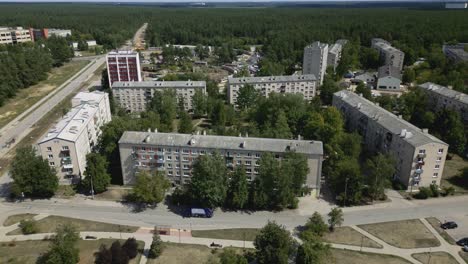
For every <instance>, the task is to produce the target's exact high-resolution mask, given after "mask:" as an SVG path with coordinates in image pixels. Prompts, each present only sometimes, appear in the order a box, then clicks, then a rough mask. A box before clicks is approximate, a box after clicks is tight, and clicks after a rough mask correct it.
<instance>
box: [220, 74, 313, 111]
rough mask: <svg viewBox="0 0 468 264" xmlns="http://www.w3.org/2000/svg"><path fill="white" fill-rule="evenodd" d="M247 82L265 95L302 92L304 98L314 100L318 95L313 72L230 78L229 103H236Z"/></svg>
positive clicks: (228, 87) (228, 86)
mask: <svg viewBox="0 0 468 264" xmlns="http://www.w3.org/2000/svg"><path fill="white" fill-rule="evenodd" d="M246 84H248V85H252V86H253V87H254V88H255V90H257V91H259V92H260V94H261V95H262V96H265V97H268V95H269V94H270V93H292V94H302V95H303V96H304V99H306V100H312V98H314V96H316V95H317V79H316V78H315V75H313V74H308V75H288V76H265V77H241V78H228V85H227V96H228V100H229V103H231V104H236V102H237V95H238V92H239V90H240V88H241V87H243V86H244V85H246Z"/></svg>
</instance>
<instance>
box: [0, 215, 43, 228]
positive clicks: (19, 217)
mask: <svg viewBox="0 0 468 264" xmlns="http://www.w3.org/2000/svg"><path fill="white" fill-rule="evenodd" d="M36 215H37V214H16V215H10V216H8V218H7V219H6V220H5V221H4V222H3V226H11V225H13V224H16V223H19V222H20V221H21V220H30V219H33V217H34V216H36Z"/></svg>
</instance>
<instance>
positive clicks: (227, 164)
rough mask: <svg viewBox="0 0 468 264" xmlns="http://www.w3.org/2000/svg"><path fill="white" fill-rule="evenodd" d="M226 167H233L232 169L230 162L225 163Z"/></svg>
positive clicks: (232, 164)
mask: <svg viewBox="0 0 468 264" xmlns="http://www.w3.org/2000/svg"><path fill="white" fill-rule="evenodd" d="M226 166H227V167H229V168H233V167H234V163H232V162H227V163H226Z"/></svg>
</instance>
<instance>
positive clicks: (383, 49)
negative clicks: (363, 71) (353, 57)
mask: <svg viewBox="0 0 468 264" xmlns="http://www.w3.org/2000/svg"><path fill="white" fill-rule="evenodd" d="M371 45H372V48H374V49H376V50H377V51H378V52H379V53H380V58H381V59H382V60H383V61H384V65H390V66H394V67H397V68H398V70H399V71H401V70H403V62H404V60H405V53H404V52H403V51H401V50H399V49H397V48H395V47H393V46H392V45H391V44H390V42H388V41H386V40H384V39H380V38H373V39H372V41H371Z"/></svg>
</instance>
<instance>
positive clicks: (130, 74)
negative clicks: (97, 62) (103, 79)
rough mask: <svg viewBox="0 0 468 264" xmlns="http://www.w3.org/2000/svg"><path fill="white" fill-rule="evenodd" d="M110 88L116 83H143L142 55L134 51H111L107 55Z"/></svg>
mask: <svg viewBox="0 0 468 264" xmlns="http://www.w3.org/2000/svg"><path fill="white" fill-rule="evenodd" d="M106 61H107V74H108V76H109V86H110V87H113V83H114V82H141V81H142V77H141V66H140V55H139V53H138V52H136V51H133V50H118V51H111V52H109V53H108V54H107V55H106Z"/></svg>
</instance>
